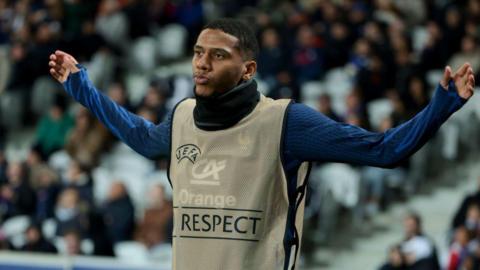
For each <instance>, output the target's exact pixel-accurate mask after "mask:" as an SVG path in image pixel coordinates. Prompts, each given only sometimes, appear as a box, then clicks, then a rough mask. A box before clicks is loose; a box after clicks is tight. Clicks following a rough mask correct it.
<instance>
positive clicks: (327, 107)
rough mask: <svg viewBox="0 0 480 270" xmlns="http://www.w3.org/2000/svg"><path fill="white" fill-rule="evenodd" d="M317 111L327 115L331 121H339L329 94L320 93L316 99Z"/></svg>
mask: <svg viewBox="0 0 480 270" xmlns="http://www.w3.org/2000/svg"><path fill="white" fill-rule="evenodd" d="M317 107H318V111H319V112H321V113H323V114H324V115H325V116H327V117H329V118H330V119H332V120H333V121H337V122H341V118H340V116H338V114H337V113H336V112H334V111H333V108H332V98H331V97H330V95H329V94H322V95H320V97H318V100H317Z"/></svg>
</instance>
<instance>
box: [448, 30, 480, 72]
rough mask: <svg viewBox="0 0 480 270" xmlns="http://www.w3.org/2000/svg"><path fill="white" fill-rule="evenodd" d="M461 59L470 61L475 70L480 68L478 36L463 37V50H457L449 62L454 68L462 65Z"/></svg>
mask: <svg viewBox="0 0 480 270" xmlns="http://www.w3.org/2000/svg"><path fill="white" fill-rule="evenodd" d="M461 61H468V62H469V63H470V64H471V65H472V68H473V70H476V71H477V72H478V70H479V69H480V49H479V48H478V42H477V38H476V37H474V36H469V35H467V36H464V37H463V38H462V43H461V50H460V51H459V52H456V53H455V54H454V55H453V56H452V57H451V58H450V59H449V60H448V64H449V65H450V66H451V67H452V68H456V67H459V66H461V63H460V62H461Z"/></svg>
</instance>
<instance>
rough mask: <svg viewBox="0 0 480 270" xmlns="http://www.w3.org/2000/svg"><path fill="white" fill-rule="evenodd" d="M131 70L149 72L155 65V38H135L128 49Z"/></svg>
mask: <svg viewBox="0 0 480 270" xmlns="http://www.w3.org/2000/svg"><path fill="white" fill-rule="evenodd" d="M130 52H131V53H130V60H131V65H130V68H131V71H135V72H136V73H147V74H148V73H151V72H152V71H153V69H154V68H155V66H156V61H155V59H156V58H155V39H154V38H153V37H141V38H138V39H137V40H135V41H134V42H133V44H132V46H131V49H130Z"/></svg>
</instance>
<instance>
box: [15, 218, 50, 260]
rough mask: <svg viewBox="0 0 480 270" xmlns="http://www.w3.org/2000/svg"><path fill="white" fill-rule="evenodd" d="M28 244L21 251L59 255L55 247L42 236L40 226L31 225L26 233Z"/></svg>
mask: <svg viewBox="0 0 480 270" xmlns="http://www.w3.org/2000/svg"><path fill="white" fill-rule="evenodd" d="M25 239H26V243H25V245H24V246H22V247H21V248H20V250H21V251H28V252H43V253H57V249H56V248H55V246H54V245H53V244H52V243H50V242H49V241H47V240H46V239H45V238H44V237H43V234H42V230H41V229H40V226H39V225H37V224H31V225H30V226H29V227H28V228H27V231H26V232H25Z"/></svg>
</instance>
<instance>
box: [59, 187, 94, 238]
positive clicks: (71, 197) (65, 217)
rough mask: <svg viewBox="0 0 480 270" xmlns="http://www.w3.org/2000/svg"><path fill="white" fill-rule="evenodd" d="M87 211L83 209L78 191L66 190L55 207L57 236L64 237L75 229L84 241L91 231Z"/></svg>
mask: <svg viewBox="0 0 480 270" xmlns="http://www.w3.org/2000/svg"><path fill="white" fill-rule="evenodd" d="M87 210H88V209H85V208H82V206H81V204H80V196H79V194H78V191H77V190H76V189H74V188H66V189H64V190H63V191H62V192H61V193H60V195H59V197H58V200H57V204H56V206H55V220H56V221H57V230H56V235H57V236H63V235H65V233H66V232H67V231H69V230H72V229H75V230H77V231H78V232H79V233H80V235H81V237H82V239H83V238H85V237H87V235H88V232H89V229H90V224H89V220H88V213H87Z"/></svg>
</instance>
